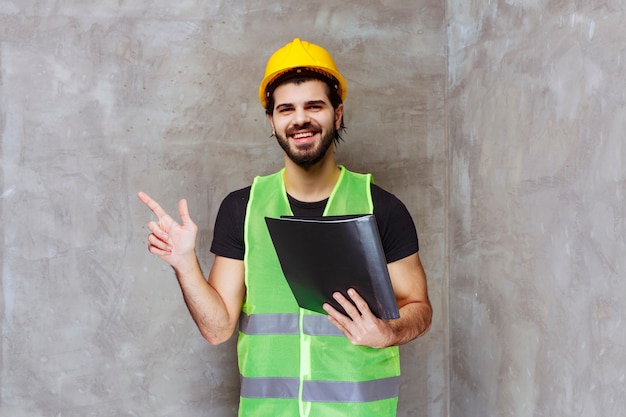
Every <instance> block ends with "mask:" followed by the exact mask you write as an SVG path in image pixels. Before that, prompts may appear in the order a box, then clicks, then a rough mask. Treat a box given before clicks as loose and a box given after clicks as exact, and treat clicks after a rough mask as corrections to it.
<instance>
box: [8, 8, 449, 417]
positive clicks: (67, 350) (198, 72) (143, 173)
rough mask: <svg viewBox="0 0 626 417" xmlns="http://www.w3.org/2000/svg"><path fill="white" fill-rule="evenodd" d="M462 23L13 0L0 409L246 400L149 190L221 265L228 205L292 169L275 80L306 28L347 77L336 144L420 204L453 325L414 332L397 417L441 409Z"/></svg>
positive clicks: (193, 412)
mask: <svg viewBox="0 0 626 417" xmlns="http://www.w3.org/2000/svg"><path fill="white" fill-rule="evenodd" d="M444 21H445V19H444V7H443V2H441V1H439V0H419V1H417V2H416V1H413V0H404V1H393V2H389V1H383V2H374V1H364V2H359V3H358V4H351V3H346V2H340V1H322V0H319V1H310V2H306V3H304V2H281V3H277V2H271V1H265V0H256V1H206V2H201V1H197V0H196V1H193V0H188V1H180V2H172V1H164V0H151V1H147V0H143V1H142V0H135V1H124V0H120V1H117V0H116V1H112V0H108V1H98V2H96V1H91V2H87V1H78V0H64V1H58V0H55V1H53V0H43V1H41V0H37V1H35V0H0V71H1V72H0V76H1V84H0V88H1V90H0V115H1V116H0V131H1V132H2V136H1V144H0V145H1V147H0V159H1V161H2V168H1V170H0V214H1V217H2V223H1V225H0V236H2V238H3V241H2V246H1V250H0V257H1V265H2V269H1V280H0V285H1V286H2V294H3V297H2V298H0V307H1V308H0V311H1V322H0V324H1V330H2V333H1V337H2V342H1V345H2V346H1V351H0V355H1V356H0V415H1V416H2V417H34V416H63V417H72V416H75V417H84V416H102V417H110V416H121V415H129V416H177V417H180V416H184V417H191V416H232V415H234V414H235V409H236V402H237V392H238V374H237V369H236V358H235V354H234V347H235V346H234V343H233V342H232V341H231V342H230V343H227V344H226V345H224V346H219V347H211V346H209V345H208V343H206V342H205V341H204V340H203V339H202V338H201V336H200V335H199V333H198V332H197V330H196V329H195V326H194V324H193V323H192V321H191V319H190V318H189V316H188V313H187V311H186V308H185V306H184V303H183V301H182V298H181V295H180V291H179V289H178V286H177V284H176V281H175V279H174V277H173V276H172V273H171V271H170V270H169V269H168V268H167V267H165V266H164V265H162V264H161V263H159V261H158V260H156V259H154V258H153V257H152V256H151V255H149V254H148V253H147V250H146V244H145V237H146V235H147V228H146V226H145V225H146V223H147V221H148V220H150V219H151V216H150V213H149V212H148V211H147V209H146V208H145V207H143V206H142V205H141V204H140V203H139V201H138V200H137V199H136V193H137V191H139V190H144V191H147V192H148V193H150V194H151V195H153V196H154V197H155V198H157V199H158V200H159V201H160V202H161V203H162V204H163V206H164V207H166V208H167V209H168V210H169V211H171V212H172V213H174V212H175V210H176V202H177V200H178V199H179V198H181V197H186V198H188V200H189V204H190V208H191V211H192V213H193V215H194V218H195V220H196V222H197V223H198V224H199V225H200V228H201V233H200V245H199V253H200V260H201V263H202V264H203V266H204V267H205V269H208V267H209V265H210V262H211V255H210V254H209V253H208V248H209V244H210V241H211V236H212V227H213V226H212V225H213V221H214V218H215V214H216V211H217V208H218V205H219V202H220V201H221V199H222V198H223V197H224V195H225V194H226V193H227V192H228V191H230V190H233V189H235V188H238V187H242V186H245V185H247V184H249V183H250V181H251V180H252V178H253V176H254V175H258V174H265V173H269V172H272V171H274V170H276V169H278V168H279V167H280V166H281V164H282V159H281V153H280V151H279V148H278V146H276V145H275V143H274V140H273V139H271V138H270V137H269V134H270V128H269V125H268V124H267V123H266V121H265V119H264V114H263V110H262V109H261V107H260V105H259V103H258V100H257V87H258V83H259V81H260V79H261V75H262V71H263V69H264V65H265V61H266V59H267V58H268V57H269V55H270V53H271V52H272V51H273V50H274V49H276V48H277V47H279V46H282V45H283V44H285V43H286V42H288V41H290V40H291V39H292V38H293V37H294V36H299V37H301V38H303V39H308V40H311V41H313V42H317V43H320V44H323V45H325V46H326V47H327V48H328V49H329V50H330V51H332V52H333V54H334V55H335V58H336V60H337V63H338V65H339V67H340V69H341V70H342V71H343V72H344V73H345V75H346V78H347V80H348V84H349V89H350V92H349V95H348V100H347V102H346V106H347V109H346V121H347V124H348V134H347V135H346V143H345V144H343V145H342V146H341V148H340V150H339V160H340V161H341V162H343V163H346V164H347V165H348V166H350V167H351V168H354V169H357V170H368V171H371V172H373V173H374V175H375V178H376V181H377V182H378V183H379V184H380V185H382V186H383V187H385V188H387V189H389V190H391V191H392V192H394V193H396V194H397V195H398V196H399V197H401V198H402V199H403V200H404V201H405V202H406V204H407V206H408V207H409V209H410V211H411V213H412V214H413V215H414V218H415V220H416V223H417V226H418V229H419V233H420V237H421V246H422V250H421V256H422V259H423V262H424V264H425V267H426V271H427V273H428V276H429V284H430V294H431V297H432V301H433V304H434V307H435V324H434V327H433V329H432V330H431V332H430V333H429V335H428V336H426V337H425V338H423V339H421V340H419V341H416V342H413V343H411V344H409V345H406V346H404V347H403V348H402V354H403V374H404V377H403V386H402V397H401V404H400V409H401V413H400V415H402V416H413V415H421V416H433V417H434V416H443V415H445V414H446V409H447V406H448V400H447V389H448V380H447V353H446V349H447V346H448V343H447V337H446V334H447V333H446V332H447V318H446V302H447V291H446V288H445V285H446V284H445V276H446V259H445V252H446V249H445V246H446V229H445V225H446V211H445V205H446V197H445V196H446V175H447V170H446V166H447V165H446V164H447V154H446V147H445V141H444V137H445V118H444V85H445V79H446V69H445V26H444Z"/></svg>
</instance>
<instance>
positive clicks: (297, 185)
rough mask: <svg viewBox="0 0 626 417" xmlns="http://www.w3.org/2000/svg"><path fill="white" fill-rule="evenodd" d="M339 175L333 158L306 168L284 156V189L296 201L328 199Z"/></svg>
mask: <svg viewBox="0 0 626 417" xmlns="http://www.w3.org/2000/svg"><path fill="white" fill-rule="evenodd" d="M331 155H332V152H331ZM340 173H341V171H340V170H339V168H338V167H337V165H336V164H335V158H334V156H333V157H329V158H324V159H323V160H321V161H320V162H319V163H317V164H315V165H314V166H312V167H308V168H303V167H301V166H299V165H296V164H294V163H293V162H292V161H291V160H290V159H289V158H288V157H287V156H285V173H284V177H283V178H284V181H285V188H286V190H287V193H288V194H289V195H290V196H292V197H293V198H295V199H296V200H300V201H304V202H314V201H321V200H324V199H326V198H328V197H330V194H331V193H332V191H333V189H334V188H335V184H337V180H339V174H340Z"/></svg>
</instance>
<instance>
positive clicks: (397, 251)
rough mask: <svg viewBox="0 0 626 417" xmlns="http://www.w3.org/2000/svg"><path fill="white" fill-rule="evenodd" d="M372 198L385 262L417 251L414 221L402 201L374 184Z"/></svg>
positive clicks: (417, 243) (396, 259) (417, 242)
mask: <svg viewBox="0 0 626 417" xmlns="http://www.w3.org/2000/svg"><path fill="white" fill-rule="evenodd" d="M372 200H373V203H374V215H375V216H376V222H377V224H378V231H379V233H380V239H381V241H382V244H383V249H384V252H385V257H386V258H387V263H391V262H395V261H398V260H400V259H402V258H406V257H407V256H409V255H413V254H414V253H416V252H418V251H419V241H418V237H417V231H416V229H415V223H414V222H413V218H412V217H411V214H410V213H409V211H408V210H407V208H406V206H405V205H404V203H403V202H402V201H400V199H398V198H397V197H396V196H395V195H393V194H391V193H389V192H388V191H385V190H383V189H382V188H380V187H378V186H376V185H374V184H372Z"/></svg>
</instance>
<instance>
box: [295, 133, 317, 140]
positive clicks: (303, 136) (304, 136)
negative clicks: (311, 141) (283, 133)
mask: <svg viewBox="0 0 626 417" xmlns="http://www.w3.org/2000/svg"><path fill="white" fill-rule="evenodd" d="M311 136H313V133H311V132H306V133H296V134H295V135H293V137H294V139H302V138H309V137H311Z"/></svg>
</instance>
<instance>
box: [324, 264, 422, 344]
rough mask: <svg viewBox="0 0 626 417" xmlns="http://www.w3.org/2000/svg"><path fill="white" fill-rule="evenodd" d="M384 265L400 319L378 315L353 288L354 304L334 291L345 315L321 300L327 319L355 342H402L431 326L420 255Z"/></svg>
mask: <svg viewBox="0 0 626 417" xmlns="http://www.w3.org/2000/svg"><path fill="white" fill-rule="evenodd" d="M387 267H388V268H389V276H390V278H391V283H392V285H393V289H394V293H395V296H396V300H397V302H398V307H399V310H400V318H399V319H396V320H381V319H378V318H377V317H376V316H374V314H373V313H372V312H371V310H370V309H369V307H368V305H367V303H366V302H365V300H364V299H363V298H362V297H361V296H360V295H359V294H357V293H356V291H354V290H350V291H348V295H349V297H350V298H351V299H352V301H353V302H354V303H355V305H356V307H355V306H354V305H353V304H352V303H351V302H350V301H348V300H347V299H346V298H345V297H344V296H343V295H341V294H340V293H335V295H334V297H335V299H336V300H337V301H338V302H339V303H340V304H341V306H342V307H343V308H344V310H345V311H346V312H347V313H348V316H345V315H343V314H341V313H340V312H338V311H337V310H335V309H334V308H333V307H332V306H330V305H329V304H324V308H325V309H326V311H327V312H328V314H329V319H330V321H331V322H333V323H334V324H335V326H337V327H338V328H339V329H340V330H341V331H342V332H343V333H344V334H345V335H346V336H347V337H348V338H349V339H350V341H351V342H352V343H353V344H355V345H364V346H370V347H375V348H383V347H388V346H394V345H401V344H404V343H407V342H410V341H411V340H413V339H415V338H417V337H419V336H421V335H423V334H425V333H426V332H427V331H428V329H429V328H430V324H431V319H432V307H431V305H430V301H429V299H428V290H427V285H426V274H425V273H424V268H423V267H422V263H421V261H420V259H419V255H418V254H417V253H415V254H413V255H411V256H407V257H406V258H404V259H400V260H399V261H396V262H392V263H390V264H388V266H387Z"/></svg>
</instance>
